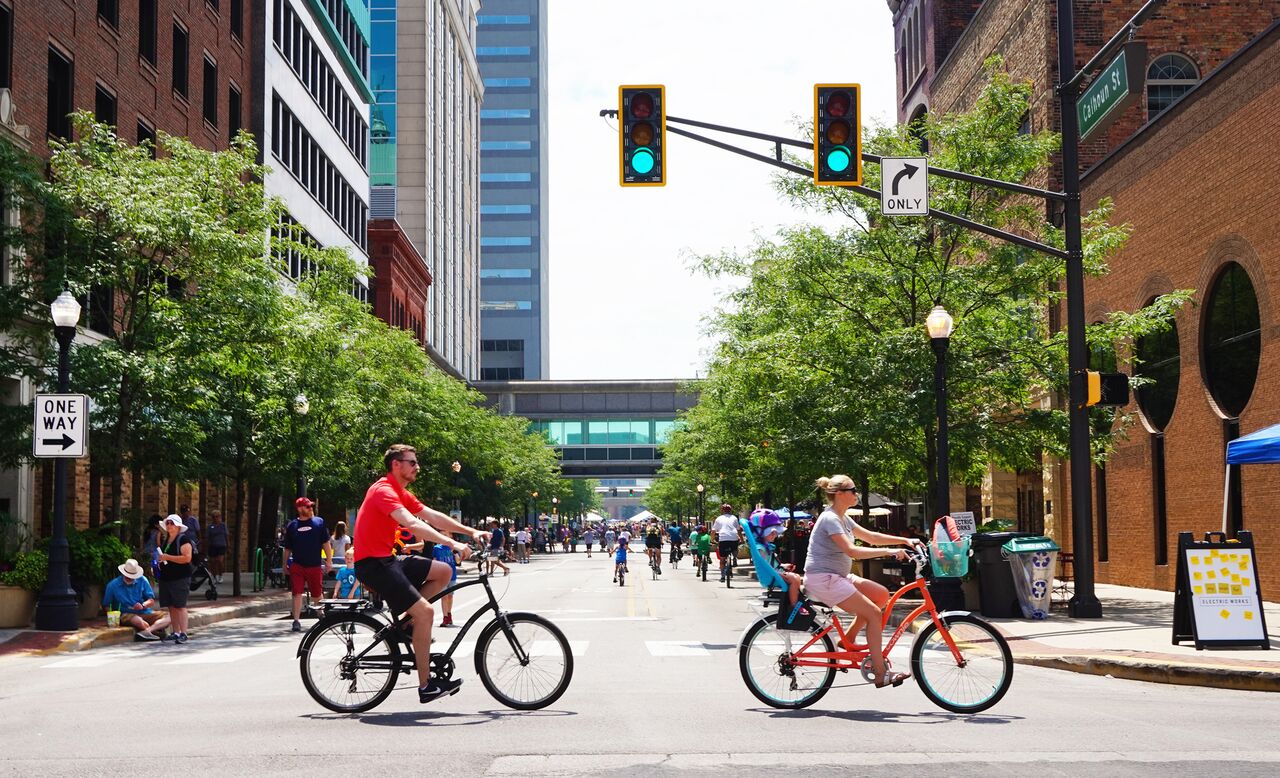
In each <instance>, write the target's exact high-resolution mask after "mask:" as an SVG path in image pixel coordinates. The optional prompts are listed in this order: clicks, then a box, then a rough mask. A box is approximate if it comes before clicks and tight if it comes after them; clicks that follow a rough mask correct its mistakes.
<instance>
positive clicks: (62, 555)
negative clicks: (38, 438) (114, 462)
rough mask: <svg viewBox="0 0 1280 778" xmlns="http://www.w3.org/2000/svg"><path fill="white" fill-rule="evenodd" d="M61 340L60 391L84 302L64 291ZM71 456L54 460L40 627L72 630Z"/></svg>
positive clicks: (58, 308) (57, 322) (59, 303)
mask: <svg viewBox="0 0 1280 778" xmlns="http://www.w3.org/2000/svg"><path fill="white" fill-rule="evenodd" d="M49 310H50V312H51V313H52V315H53V334H54V337H56V338H57V339H58V392H59V393H60V394H66V393H67V391H68V390H69V387H70V382H71V364H70V361H71V341H72V340H73V339H74V338H75V336H76V323H77V322H78V321H80V303H78V302H76V298H75V297H73V296H72V295H71V293H70V292H68V291H65V290H64V291H63V292H62V294H60V295H58V298H57V299H56V300H54V301H53V302H52V303H51V304H50V305H49ZM66 523H67V458H66V457H58V458H57V459H55V460H54V461H53V535H52V536H51V537H50V538H49V576H48V579H47V580H46V581H45V584H44V589H42V590H41V591H40V598H39V600H37V602H36V616H35V625H36V629H52V630H59V631H63V632H69V631H72V630H75V629H76V628H77V627H79V618H78V613H77V611H78V608H77V607H76V592H75V590H74V589H72V588H71V552H70V548H69V547H68V545H67V527H66Z"/></svg>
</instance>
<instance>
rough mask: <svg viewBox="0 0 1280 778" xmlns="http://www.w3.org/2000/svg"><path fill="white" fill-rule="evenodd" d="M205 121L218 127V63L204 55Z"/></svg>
mask: <svg viewBox="0 0 1280 778" xmlns="http://www.w3.org/2000/svg"><path fill="white" fill-rule="evenodd" d="M204 120H205V121H206V122H208V123H209V124H212V125H213V126H214V127H217V126H218V63H216V62H214V61H213V59H212V58H210V57H209V55H208V54H205V55H204Z"/></svg>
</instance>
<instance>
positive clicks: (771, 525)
mask: <svg viewBox="0 0 1280 778" xmlns="http://www.w3.org/2000/svg"><path fill="white" fill-rule="evenodd" d="M747 522H748V523H749V524H750V525H751V528H752V529H753V530H755V531H756V534H757V535H759V536H760V537H764V536H765V535H767V534H768V533H769V532H771V531H773V532H780V531H782V519H781V518H780V517H779V516H778V514H776V513H774V512H773V511H771V510H769V509H768V508H756V509H755V510H754V511H752V512H751V518H750V519H748V520H747Z"/></svg>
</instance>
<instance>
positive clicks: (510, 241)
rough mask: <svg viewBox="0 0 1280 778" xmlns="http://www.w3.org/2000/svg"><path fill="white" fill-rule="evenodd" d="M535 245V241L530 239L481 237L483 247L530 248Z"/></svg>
mask: <svg viewBox="0 0 1280 778" xmlns="http://www.w3.org/2000/svg"><path fill="white" fill-rule="evenodd" d="M532 244H533V239H532V238H528V237H508V238H501V237H485V236H481V238H480V245H481V246H529V245H532Z"/></svg>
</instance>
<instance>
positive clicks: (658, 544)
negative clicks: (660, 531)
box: [644, 535, 662, 548]
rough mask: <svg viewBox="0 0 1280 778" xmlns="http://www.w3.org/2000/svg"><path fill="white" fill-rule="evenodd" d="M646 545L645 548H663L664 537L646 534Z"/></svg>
mask: <svg viewBox="0 0 1280 778" xmlns="http://www.w3.org/2000/svg"><path fill="white" fill-rule="evenodd" d="M644 547H645V548H662V538H660V537H658V536H656V535H645V536H644Z"/></svg>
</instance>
